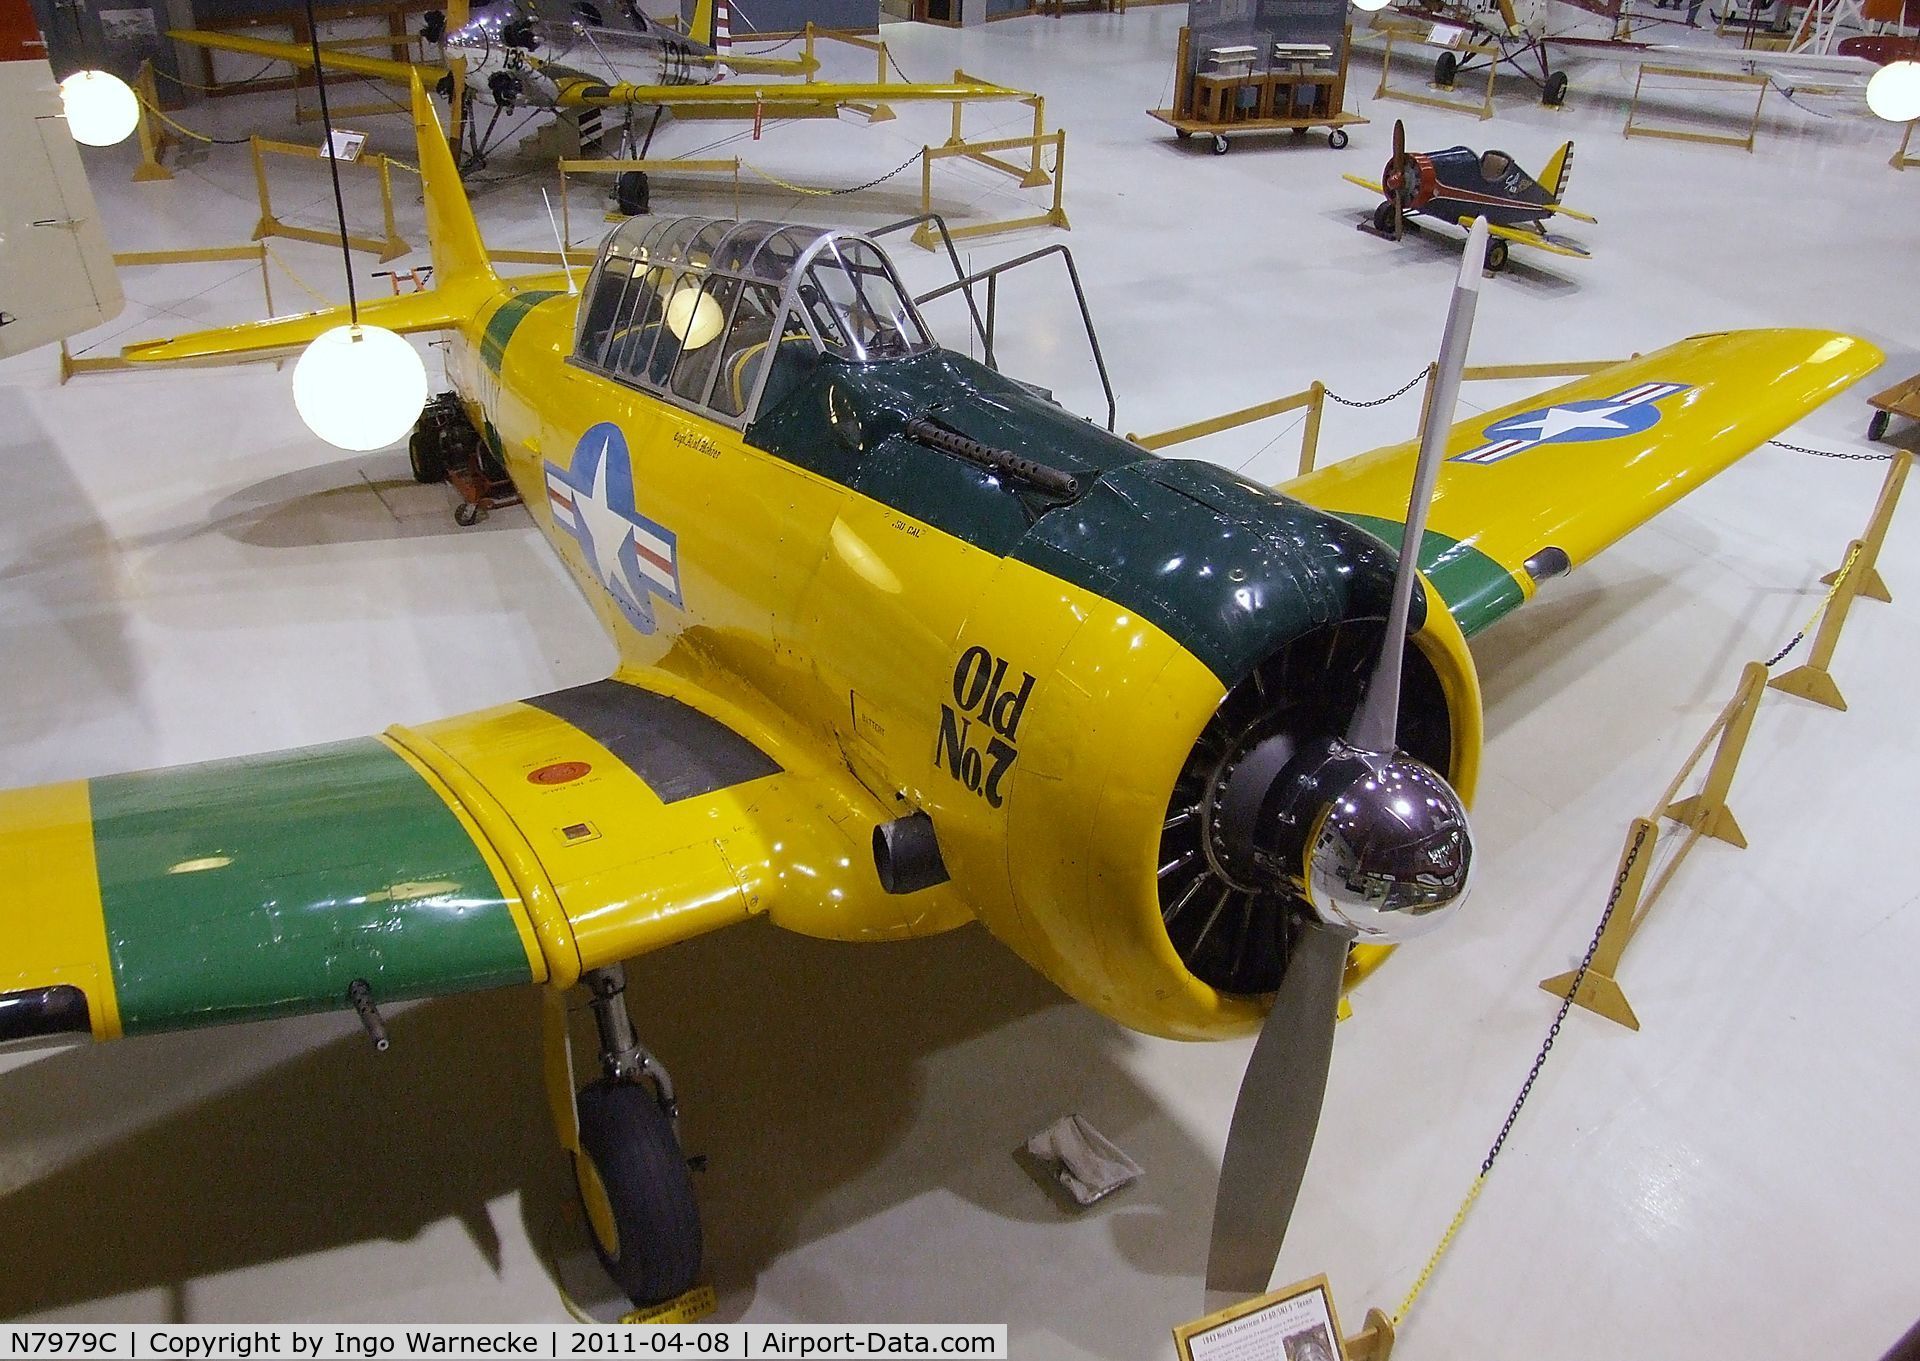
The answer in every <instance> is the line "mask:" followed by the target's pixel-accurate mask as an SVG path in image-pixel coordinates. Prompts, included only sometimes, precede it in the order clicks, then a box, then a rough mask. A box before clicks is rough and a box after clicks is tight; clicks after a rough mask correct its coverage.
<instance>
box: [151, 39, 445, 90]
mask: <svg viewBox="0 0 1920 1361" xmlns="http://www.w3.org/2000/svg"><path fill="white" fill-rule="evenodd" d="M167 36H168V37H169V38H173V39H175V40H176V41H179V42H183V43H188V44H191V45H192V46H194V47H207V48H212V49H213V50H214V51H216V52H238V53H240V54H241V55H242V56H248V57H261V58H264V59H266V60H270V61H284V62H286V63H288V64H289V65H292V66H298V67H300V68H301V69H302V70H307V71H310V70H312V69H313V50H312V49H311V48H310V47H308V46H307V44H305V43H282V42H273V41H271V40H270V39H266V38H249V37H247V36H246V35H245V34H242V33H209V32H204V31H202V30H200V29H169V30H168V31H167ZM320 64H321V65H322V66H324V67H325V68H326V69H327V70H329V71H339V72H342V73H343V74H346V75H354V76H372V77H373V78H374V79H376V80H391V81H393V82H395V83H396V84H400V85H405V84H407V83H408V82H409V81H411V80H412V79H413V77H414V76H415V74H418V75H419V77H420V81H421V83H422V84H423V85H425V86H426V87H427V88H428V89H429V90H431V89H432V88H433V86H434V82H435V81H437V80H439V79H440V77H442V76H444V75H445V74H446V73H447V68H446V67H445V66H438V65H434V64H433V63H430V62H423V63H420V64H417V65H416V64H415V63H413V62H407V61H393V60H391V59H389V58H386V57H363V56H359V55H357V54H356V53H352V52H342V51H340V50H339V49H337V48H331V47H323V48H321V49H320Z"/></svg>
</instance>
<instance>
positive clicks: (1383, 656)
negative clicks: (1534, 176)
mask: <svg viewBox="0 0 1920 1361" xmlns="http://www.w3.org/2000/svg"><path fill="white" fill-rule="evenodd" d="M1486 259H1487V220H1486V219H1485V218H1484V217H1476V218H1475V219H1474V220H1473V227H1472V229H1471V230H1469V231H1468V232H1467V249H1466V254H1465V255H1464V256H1462V257H1461V261H1460V278H1459V281H1458V282H1457V283H1455V284H1454V286H1453V301H1452V303H1451V305H1450V306H1449V307H1448V309H1447V326H1446V330H1445V331H1443V332H1442V333H1441V337H1440V364H1439V369H1438V372H1437V373H1436V374H1435V376H1434V382H1433V397H1432V400H1431V402H1430V403H1429V404H1428V408H1427V416H1426V426H1425V428H1424V429H1423V430H1422V431H1421V433H1420V461H1419V462H1418V463H1417V464H1416V465H1415V466H1414V472H1413V492H1412V494H1411V496H1409V497H1408V500H1407V523H1406V528H1405V531H1404V532H1403V533H1402V534H1401V536H1400V566H1399V568H1398V570H1397V571H1396V572H1395V573H1394V578H1393V596H1392V601H1391V603H1390V604H1389V606H1388V608H1387V633H1386V639H1385V641H1384V642H1383V643H1382V644H1381V646H1380V657H1379V660H1378V661H1377V662H1375V663H1374V669H1373V677H1372V679H1371V680H1369V681H1368V683H1367V697H1366V699H1365V700H1364V701H1362V703H1361V705H1360V709H1359V712H1357V713H1356V714H1354V716H1353V724H1352V726H1351V727H1350V728H1348V730H1347V741H1348V742H1350V743H1352V744H1353V745H1354V746H1356V747H1358V748H1360V749H1361V750H1362V751H1377V752H1391V751H1393V750H1395V748H1396V746H1397V734H1398V732H1399V726H1400V655H1401V652H1402V651H1403V649H1404V646H1405V642H1406V637H1407V618H1408V616H1409V614H1410V613H1411V612H1412V609H1413V590H1414V586H1415V585H1416V584H1417V583H1418V581H1419V579H1420V540H1421V538H1422V537H1423V536H1424V535H1425V533H1426V529H1427V509H1428V506H1429V504H1430V503H1431V502H1432V500H1433V487H1434V483H1436V482H1437V481H1439V479H1440V463H1441V458H1442V455H1443V454H1444V453H1445V451H1446V447H1447V432H1448V430H1450V429H1451V428H1452V426H1453V411H1454V406H1455V404H1456V402H1457V401H1458V399H1459V396H1460V374H1461V371H1462V370H1463V369H1465V368H1466V365H1467V342H1468V340H1469V339H1470V338H1471V337H1472V335H1473V313H1474V308H1475V306H1476V305H1477V304H1478V303H1479V301H1480V272H1481V270H1482V269H1483V268H1484V267H1485V265H1486Z"/></svg>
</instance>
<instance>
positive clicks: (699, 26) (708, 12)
mask: <svg viewBox="0 0 1920 1361" xmlns="http://www.w3.org/2000/svg"><path fill="white" fill-rule="evenodd" d="M687 36H688V37H689V38H691V39H693V41H695V42H696V43H699V44H700V46H702V47H712V46H713V0H694V5H693V22H692V23H691V24H689V25H688V26H687Z"/></svg>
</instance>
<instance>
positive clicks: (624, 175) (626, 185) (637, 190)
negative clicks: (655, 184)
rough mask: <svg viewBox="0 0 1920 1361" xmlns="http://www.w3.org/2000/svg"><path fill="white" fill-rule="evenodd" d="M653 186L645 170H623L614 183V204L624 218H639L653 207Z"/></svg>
mask: <svg viewBox="0 0 1920 1361" xmlns="http://www.w3.org/2000/svg"><path fill="white" fill-rule="evenodd" d="M652 198H653V191H652V186H651V185H649V184H648V182H647V172H646V171H644V170H623V171H621V172H620V174H619V175H618V176H617V177H616V178H615V179H614V181H613V202H614V206H615V207H616V208H618V209H619V210H620V213H621V215H622V216H623V217H639V216H640V215H641V214H643V213H645V212H646V211H647V209H648V207H649V206H650V205H651V202H652Z"/></svg>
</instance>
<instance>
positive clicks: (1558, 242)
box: [1460, 217, 1593, 260]
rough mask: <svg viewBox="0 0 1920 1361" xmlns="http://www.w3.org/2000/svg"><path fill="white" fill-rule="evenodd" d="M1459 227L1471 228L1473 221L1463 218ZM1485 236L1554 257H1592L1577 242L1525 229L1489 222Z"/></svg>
mask: <svg viewBox="0 0 1920 1361" xmlns="http://www.w3.org/2000/svg"><path fill="white" fill-rule="evenodd" d="M1460 225H1461V226H1462V227H1468V228H1471V227H1472V226H1473V219H1472V218H1470V217H1463V218H1461V219H1460ZM1487 234H1488V235H1490V236H1498V237H1501V238H1503V239H1505V240H1508V241H1512V242H1514V243H1516V244H1517V245H1522V246H1532V247H1533V248H1534V249H1535V250H1545V251H1552V252H1553V253H1554V254H1555V255H1571V256H1574V257H1576V258H1578V259H1581V260H1588V259H1591V258H1592V257H1593V252H1592V251H1590V250H1588V249H1587V248H1586V247H1585V246H1582V245H1580V244H1579V243H1578V242H1574V241H1569V240H1567V238H1566V237H1564V236H1549V235H1548V234H1547V233H1546V232H1535V231H1528V230H1527V229H1526V228H1525V227H1502V226H1496V225H1495V224H1493V223H1491V222H1489V223H1488V224H1487Z"/></svg>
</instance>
